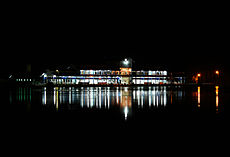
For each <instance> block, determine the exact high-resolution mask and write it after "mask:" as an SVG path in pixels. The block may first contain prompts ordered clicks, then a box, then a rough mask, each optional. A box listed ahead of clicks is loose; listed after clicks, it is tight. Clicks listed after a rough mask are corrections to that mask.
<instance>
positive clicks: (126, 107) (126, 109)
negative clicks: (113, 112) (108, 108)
mask: <svg viewBox="0 0 230 157" xmlns="http://www.w3.org/2000/svg"><path fill="white" fill-rule="evenodd" d="M128 112H129V110H128V106H125V108H124V113H125V120H126V119H127V116H128Z"/></svg>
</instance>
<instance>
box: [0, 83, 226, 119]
mask: <svg viewBox="0 0 230 157" xmlns="http://www.w3.org/2000/svg"><path fill="white" fill-rule="evenodd" d="M3 95H5V96H3ZM2 96H3V98H2V99H4V102H5V107H6V108H5V110H6V111H5V112H12V113H21V114H30V115H31V114H37V115H39V113H40V114H45V115H48V114H54V115H64V114H65V115H71V116H76V117H78V118H80V119H82V120H83V118H87V119H88V120H89V119H92V120H95V119H97V118H99V119H98V120H100V121H103V120H106V121H108V119H109V120H112V121H115V122H122V123H130V122H134V123H135V121H146V120H148V121H151V120H153V121H154V120H156V119H159V118H163V119H171V118H179V117H180V118H182V117H184V118H186V117H187V118H189V119H193V118H194V119H197V118H201V117H202V118H211V119H214V120H218V119H221V118H224V113H225V106H226V104H227V103H228V102H227V101H226V100H224V97H223V93H222V92H221V88H220V87H219V86H216V87H209V88H206V87H190V88H189V89H188V88H183V87H179V86H178V87H165V86H162V87H159V86H155V87H154V86H153V87H80V88H76V87H66V88H65V87H54V88H46V87H43V88H30V87H18V88H11V89H8V93H4V94H2ZM200 115H202V116H200Z"/></svg>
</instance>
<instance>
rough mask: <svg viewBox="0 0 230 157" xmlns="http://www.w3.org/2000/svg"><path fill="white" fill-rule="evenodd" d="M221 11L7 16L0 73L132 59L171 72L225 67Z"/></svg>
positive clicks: (227, 50) (225, 31)
mask: <svg viewBox="0 0 230 157" xmlns="http://www.w3.org/2000/svg"><path fill="white" fill-rule="evenodd" d="M224 14H225V13H224V12H223V13H219V12H218V14H217V12H215V11H213V12H212V13H211V12H205V11H204V12H202V13H201V12H199V13H197V10H196V14H195V12H191V13H189V14H184V12H181V13H180V12H177V14H172V13H170V14H169V13H168V14H167V13H165V14H157V15H155V16H154V17H152V19H151V18H149V17H146V18H139V20H138V21H137V19H136V18H131V17H130V16H129V17H126V18H125V20H123V19H120V20H118V19H116V20H115V19H114V18H112V17H110V18H98V17H97V16H96V15H93V14H90V15H84V16H80V17H77V16H76V17H75V18H73V16H64V15H63V16H58V15H53V16H49V15H50V14H49V15H44V14H39V13H36V14H30V12H23V13H20V12H17V14H16V13H15V12H13V13H11V14H7V16H6V19H5V21H6V22H5V23H4V25H3V26H4V29H3V30H4V32H3V36H2V37H3V39H4V40H3V42H2V45H3V49H2V51H1V74H6V73H10V72H12V71H21V70H22V69H25V68H24V67H25V65H26V64H32V70H34V71H36V70H43V69H44V68H46V67H48V66H52V65H62V64H74V65H88V64H94V65H98V64H99V65H101V64H107V65H109V64H110V63H111V64H112V63H114V62H116V61H120V59H122V58H124V57H131V58H133V60H134V61H135V64H147V65H152V66H153V67H154V66H156V65H162V66H164V67H168V69H170V70H172V71H191V70H198V71H199V70H201V69H209V68H210V67H212V68H215V67H217V68H222V69H225V70H226V69H227V68H226V67H227V65H228V57H227V53H228V52H229V46H228V41H227V37H228V31H227V27H228V25H227V20H226V19H225V16H222V15H224Z"/></svg>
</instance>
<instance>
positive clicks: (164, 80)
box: [41, 59, 185, 85]
mask: <svg viewBox="0 0 230 157" xmlns="http://www.w3.org/2000/svg"><path fill="white" fill-rule="evenodd" d="M41 77H42V80H43V83H52V84H54V85H65V84H66V85H154V84H171V83H173V84H184V83H185V79H184V77H183V76H177V78H173V79H172V77H171V76H170V75H169V74H168V72H167V71H166V70H160V71H159V70H136V71H133V70H132V59H124V60H123V61H121V62H120V69H119V70H92V69H90V70H87V69H86V70H80V74H79V75H72V76H70V75H57V74H55V75H54V74H47V73H43V74H42V76H41Z"/></svg>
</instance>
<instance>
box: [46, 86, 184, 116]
mask: <svg viewBox="0 0 230 157" xmlns="http://www.w3.org/2000/svg"><path fill="white" fill-rule="evenodd" d="M182 92H183V91H180V90H179V91H177V92H176V93H175V92H174V93H173V92H171V94H170V93H169V92H168V91H167V89H166V87H148V88H147V89H146V88H144V87H137V88H134V89H132V88H131V87H115V88H111V87H81V88H74V87H69V88H63V87H55V88H53V91H49V94H48V95H47V89H46V87H44V88H43V89H42V104H43V105H47V104H49V105H50V104H53V105H54V106H55V107H56V109H57V110H58V108H59V105H63V104H68V105H71V104H75V105H76V104H77V105H79V106H80V107H81V108H88V109H95V108H96V109H107V110H109V109H110V108H111V107H113V108H115V107H119V108H120V110H121V111H122V112H123V114H124V117H125V119H127V117H128V115H129V114H130V113H132V108H133V105H137V108H144V107H149V108H152V107H156V108H158V107H166V105H167V101H168V97H169V94H170V97H171V103H172V97H173V96H172V95H173V94H174V95H175V96H176V97H177V99H179V100H181V99H182V97H183V94H182ZM175 96H174V97H175ZM51 100H53V101H51Z"/></svg>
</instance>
